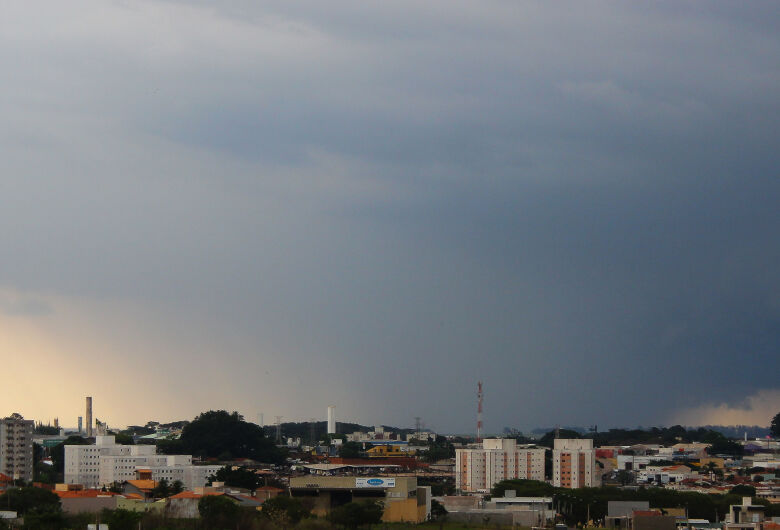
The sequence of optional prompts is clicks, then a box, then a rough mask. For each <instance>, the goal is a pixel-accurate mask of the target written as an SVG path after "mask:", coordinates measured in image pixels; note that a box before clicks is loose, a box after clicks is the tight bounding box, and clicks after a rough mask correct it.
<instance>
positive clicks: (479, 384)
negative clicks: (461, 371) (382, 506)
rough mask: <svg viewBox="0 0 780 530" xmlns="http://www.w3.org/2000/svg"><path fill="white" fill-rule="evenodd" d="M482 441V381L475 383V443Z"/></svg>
mask: <svg viewBox="0 0 780 530" xmlns="http://www.w3.org/2000/svg"><path fill="white" fill-rule="evenodd" d="M481 441H482V381H478V382H477V443H479V442H481Z"/></svg>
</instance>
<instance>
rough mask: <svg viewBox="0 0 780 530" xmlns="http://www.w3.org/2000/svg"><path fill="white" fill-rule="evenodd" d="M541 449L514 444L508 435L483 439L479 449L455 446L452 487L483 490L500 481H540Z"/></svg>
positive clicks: (542, 472)
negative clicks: (453, 485)
mask: <svg viewBox="0 0 780 530" xmlns="http://www.w3.org/2000/svg"><path fill="white" fill-rule="evenodd" d="M545 451H546V449H537V448H533V449H531V448H521V447H517V441H515V440H513V439H509V438H493V439H486V440H483V441H482V447H481V448H467V449H456V450H455V488H456V489H458V490H460V491H465V492H487V491H490V488H492V487H493V485H494V484H496V483H497V482H501V481H502V480H508V479H514V478H523V479H530V480H544V452H545Z"/></svg>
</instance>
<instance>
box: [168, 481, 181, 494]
mask: <svg viewBox="0 0 780 530" xmlns="http://www.w3.org/2000/svg"><path fill="white" fill-rule="evenodd" d="M182 491H184V483H183V482H182V481H181V480H174V481H173V484H172V485H171V495H178V494H179V493H181V492H182Z"/></svg>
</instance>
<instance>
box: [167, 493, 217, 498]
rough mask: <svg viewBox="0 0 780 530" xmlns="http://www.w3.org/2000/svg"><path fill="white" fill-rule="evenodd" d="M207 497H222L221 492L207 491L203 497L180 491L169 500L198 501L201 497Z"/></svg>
mask: <svg viewBox="0 0 780 530" xmlns="http://www.w3.org/2000/svg"><path fill="white" fill-rule="evenodd" d="M208 495H224V493H222V492H221V491H207V492H206V493H204V494H203V495H201V494H199V493H195V492H192V491H182V492H181V493H177V494H176V495H171V497H170V498H171V499H200V498H201V497H206V496H208Z"/></svg>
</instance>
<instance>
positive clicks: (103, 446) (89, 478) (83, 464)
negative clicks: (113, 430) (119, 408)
mask: <svg viewBox="0 0 780 530" xmlns="http://www.w3.org/2000/svg"><path fill="white" fill-rule="evenodd" d="M221 467H222V466H195V465H193V464H192V456H190V455H158V454H157V448H156V447H155V446H154V445H119V444H117V443H116V441H115V439H114V437H113V436H97V437H96V438H95V445H66V446H65V483H66V484H83V485H84V486H85V487H87V488H98V487H102V486H110V485H111V484H113V483H114V482H124V481H126V480H134V479H136V478H137V471H139V470H145V471H151V474H152V479H153V480H155V481H160V480H162V479H165V480H167V481H168V483H173V482H175V481H177V480H179V481H181V482H182V484H183V485H184V488H185V489H189V490H191V489H194V488H200V487H203V486H205V485H206V482H207V480H208V478H209V477H210V476H211V475H213V474H215V473H216V472H217V471H218V470H219V469H220V468H221Z"/></svg>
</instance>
